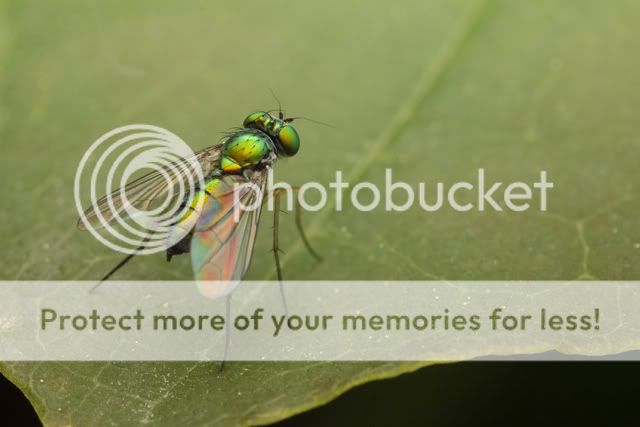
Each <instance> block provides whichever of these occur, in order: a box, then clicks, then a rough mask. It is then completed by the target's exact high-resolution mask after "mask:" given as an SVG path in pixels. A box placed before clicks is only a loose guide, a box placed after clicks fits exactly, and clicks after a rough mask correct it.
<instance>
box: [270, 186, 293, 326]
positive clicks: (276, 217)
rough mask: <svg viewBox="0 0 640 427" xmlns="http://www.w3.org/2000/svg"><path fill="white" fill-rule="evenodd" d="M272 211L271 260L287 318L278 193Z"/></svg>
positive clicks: (274, 195) (274, 197) (277, 192)
mask: <svg viewBox="0 0 640 427" xmlns="http://www.w3.org/2000/svg"><path fill="white" fill-rule="evenodd" d="M273 199H274V200H273V201H274V209H273V247H272V250H273V258H274V259H275V261H276V272H277V274H278V282H279V284H280V298H282V307H283V308H284V314H285V316H287V317H289V310H288V309H287V298H286V297H285V296H284V284H283V283H282V267H281V266H280V240H279V235H278V231H279V228H280V192H279V191H276V192H275V193H274V194H273Z"/></svg>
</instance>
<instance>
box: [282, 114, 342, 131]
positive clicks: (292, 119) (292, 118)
mask: <svg viewBox="0 0 640 427" xmlns="http://www.w3.org/2000/svg"><path fill="white" fill-rule="evenodd" d="M294 120H308V121H310V122H311V123H315V124H317V125H322V126H327V127H330V128H331V129H338V128H337V127H335V126H333V125H330V124H329V123H325V122H321V121H319V120H314V119H310V118H309V117H303V116H298V117H287V118H286V119H284V121H285V123H291V122H292V121H294Z"/></svg>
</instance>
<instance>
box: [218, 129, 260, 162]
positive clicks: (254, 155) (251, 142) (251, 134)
mask: <svg viewBox="0 0 640 427" xmlns="http://www.w3.org/2000/svg"><path fill="white" fill-rule="evenodd" d="M270 152H271V144H270V139H269V136H268V135H266V134H265V133H263V132H260V131H254V130H243V131H240V132H238V133H236V134H234V135H232V136H231V137H230V138H229V140H227V142H225V144H224V147H223V149H222V158H221V160H220V169H222V170H223V171H224V172H227V173H238V172H241V171H242V170H243V169H247V168H251V167H253V166H257V165H259V164H260V162H261V161H262V159H264V158H265V157H266V156H267V155H268V154H269V153H270Z"/></svg>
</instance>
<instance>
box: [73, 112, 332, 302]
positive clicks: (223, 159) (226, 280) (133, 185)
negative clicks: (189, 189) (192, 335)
mask: <svg viewBox="0 0 640 427" xmlns="http://www.w3.org/2000/svg"><path fill="white" fill-rule="evenodd" d="M295 119H296V118H295V117H293V118H285V117H284V114H283V113H282V111H281V110H280V111H279V113H278V115H277V116H275V115H272V114H271V113H270V112H265V111H258V112H254V113H251V114H249V115H248V116H247V117H246V118H245V119H244V122H243V127H242V128H240V129H238V130H236V131H233V132H230V133H228V134H227V135H226V136H225V138H223V140H222V141H221V142H220V143H218V144H216V145H213V146H211V147H208V148H205V149H203V150H200V151H198V152H196V153H194V159H190V161H192V162H195V163H197V164H198V165H199V167H200V168H201V170H202V171H203V174H204V176H205V180H204V185H203V188H196V189H194V190H195V192H194V194H195V196H194V197H193V198H192V199H190V200H183V201H182V203H183V206H187V207H189V208H190V210H189V211H188V213H187V214H185V215H184V216H182V217H181V218H180V219H179V220H177V221H176V223H175V227H176V230H178V229H181V231H182V232H185V231H186V232H185V233H183V235H184V237H183V238H181V239H180V240H177V241H176V243H175V244H173V245H172V246H170V247H168V249H167V250H166V255H167V260H168V261H169V260H171V258H172V257H173V256H175V255H180V254H183V253H190V254H191V264H192V267H193V272H194V275H195V279H196V280H197V281H201V282H205V281H206V282H209V281H216V282H219V284H218V285H216V286H217V288H216V289H215V291H214V292H213V294H212V293H211V291H209V295H208V296H210V297H219V296H223V295H228V294H229V293H230V292H231V291H232V290H233V287H234V286H235V285H236V284H237V283H238V281H239V280H241V279H242V278H243V277H244V275H245V273H246V271H247V269H248V267H249V263H250V261H251V255H252V252H253V248H254V243H255V237H256V231H257V229H258V223H259V220H260V211H261V207H262V204H263V203H262V200H258V201H257V203H258V204H259V206H260V208H258V209H253V210H250V211H242V212H241V216H240V217H235V218H234V215H231V212H232V211H233V210H234V209H236V208H237V206H234V203H236V202H237V201H242V203H243V206H247V205H250V204H252V203H255V202H256V200H255V198H258V197H259V198H263V197H264V190H265V188H266V183H267V177H268V173H269V171H270V170H271V169H272V168H273V166H274V164H275V162H276V160H277V159H278V158H283V157H292V156H295V155H296V153H298V150H299V149H300V137H299V135H298V132H297V131H296V129H295V128H294V127H293V125H292V122H293V121H294V120H295ZM185 161H186V159H185ZM243 183H251V184H253V185H254V188H260V189H261V190H262V191H261V192H256V191H252V190H251V188H250V187H243V186H242V185H240V186H239V184H243ZM170 186H171V184H170V183H168V182H167V180H166V179H165V177H164V176H163V174H162V173H161V171H153V172H151V173H149V174H147V175H145V176H143V177H141V178H139V179H137V180H134V181H132V182H130V183H128V184H126V185H125V186H124V187H123V188H122V189H118V190H116V191H115V192H113V193H112V194H111V195H109V196H104V197H102V198H101V199H99V200H98V201H97V202H96V203H95V204H94V205H93V206H91V207H90V208H89V209H87V210H86V211H85V212H84V215H83V217H82V218H81V219H80V220H79V221H78V227H79V228H80V229H85V228H86V226H85V223H84V222H85V221H89V222H90V223H91V224H94V223H97V218H98V216H99V215H101V216H102V218H106V219H107V221H109V222H111V221H113V220H114V214H121V213H123V212H124V208H123V206H120V205H118V206H116V207H115V208H116V209H115V212H114V211H113V207H114V206H113V205H111V206H110V202H109V198H110V197H112V196H113V195H116V194H119V195H120V196H118V197H121V196H122V195H124V197H125V198H126V200H127V201H128V203H131V204H132V205H133V206H134V207H135V208H137V209H140V210H146V209H150V207H151V206H152V205H153V203H154V201H157V200H159V199H161V198H162V197H163V196H166V195H167V193H168V192H169V187H170ZM238 188H240V190H238ZM235 191H242V193H241V194H236V193H235ZM294 191H295V189H294ZM272 196H273V197H274V224H273V246H272V249H273V254H274V258H275V263H276V271H277V276H278V280H280V281H281V280H282V270H281V267H280V258H279V251H280V249H279V244H278V224H279V213H280V193H279V192H278V191H276V192H275V193H274V194H273V195H272ZM295 199H296V201H297V198H295ZM196 206H199V207H200V208H196ZM300 209H301V208H300V204H299V203H297V204H296V215H295V216H296V225H297V228H298V230H299V232H300V236H301V238H302V241H303V243H304V245H305V246H306V248H307V249H308V250H309V252H310V253H311V254H312V255H313V256H314V257H315V258H316V259H318V260H319V259H320V257H319V256H318V255H317V254H316V252H315V251H314V250H313V249H312V248H311V246H310V245H309V242H308V240H307V238H306V237H305V235H304V232H303V229H302V225H301V221H300ZM134 255H136V254H135V252H134V253H131V254H129V255H128V256H127V257H126V258H125V259H123V260H122V261H121V262H120V263H119V264H118V265H117V266H116V267H114V268H113V269H112V270H111V271H110V272H109V273H108V274H107V275H106V276H105V277H104V278H103V279H102V281H104V280H107V279H108V278H109V277H110V276H111V275H112V274H113V273H115V272H116V271H117V270H119V269H120V268H121V267H123V266H124V265H125V264H126V263H127V262H128V261H129V260H130V259H131V258H132V257H133V256H134ZM102 281H101V282H102ZM101 282H100V283H101ZM285 309H286V304H285Z"/></svg>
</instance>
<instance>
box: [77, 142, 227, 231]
mask: <svg viewBox="0 0 640 427" xmlns="http://www.w3.org/2000/svg"><path fill="white" fill-rule="evenodd" d="M221 147H222V144H217V145H214V146H211V147H208V148H205V149H203V150H200V151H198V152H196V153H194V155H193V156H191V157H188V158H185V159H182V160H180V161H178V162H175V163H172V164H170V165H167V166H165V167H163V168H162V169H161V170H155V171H153V172H150V173H148V174H146V175H144V176H142V177H140V178H138V179H136V180H134V181H131V182H130V183H128V184H127V185H125V186H124V187H123V188H121V189H118V190H116V191H114V192H113V193H111V194H110V195H107V196H103V197H102V198H100V199H99V200H98V201H97V202H96V203H94V204H93V205H92V206H90V207H89V208H88V209H87V210H86V211H84V214H83V215H82V216H81V217H80V219H79V220H78V228H79V229H81V230H84V229H86V224H87V223H88V224H91V225H92V226H93V227H95V228H100V227H103V226H104V224H103V223H102V222H101V221H100V216H102V218H103V220H104V222H105V223H111V222H112V221H113V220H114V219H115V217H116V216H120V217H121V218H123V219H124V218H126V216H127V211H126V207H127V206H125V203H124V202H125V201H127V202H128V203H129V205H131V206H132V207H134V208H136V209H138V210H141V211H145V210H149V209H150V208H152V207H153V202H154V201H157V200H162V197H163V196H164V195H166V194H167V192H168V191H169V189H174V190H175V189H177V188H179V187H180V186H185V188H188V186H187V185H188V183H189V176H191V177H192V180H194V181H197V178H196V176H197V175H196V174H195V171H196V168H197V166H198V165H199V167H200V168H201V170H202V175H203V176H204V177H206V176H208V175H210V174H211V172H213V170H214V169H215V167H216V164H217V162H216V161H217V160H218V159H219V158H220V151H221V150H220V148H221ZM172 170H174V171H175V170H179V171H180V173H179V174H175V173H172ZM163 171H165V172H168V174H169V176H170V177H171V180H170V181H167V179H166V176H165V175H164V174H163V173H162V172H163ZM178 193H179V192H178V191H174V193H173V194H176V195H177V194H178ZM109 200H111V202H112V204H113V209H111V207H110V206H109ZM172 204H173V203H169V206H171V205H172Z"/></svg>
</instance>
